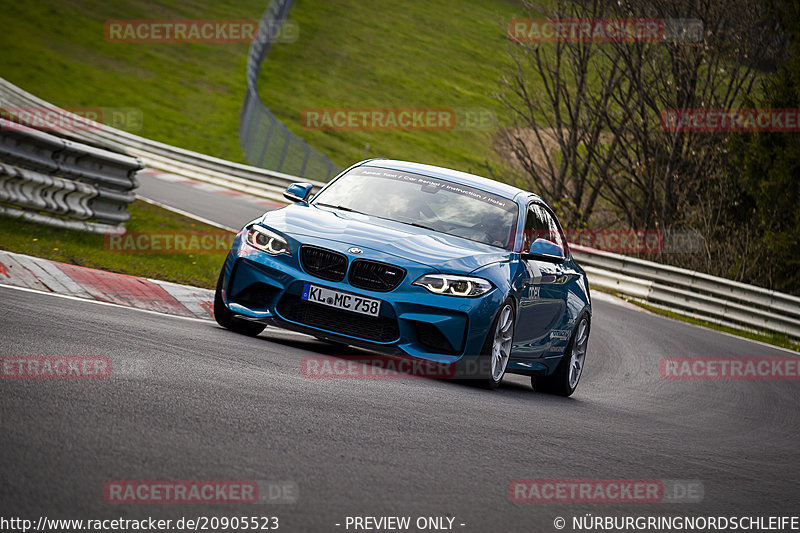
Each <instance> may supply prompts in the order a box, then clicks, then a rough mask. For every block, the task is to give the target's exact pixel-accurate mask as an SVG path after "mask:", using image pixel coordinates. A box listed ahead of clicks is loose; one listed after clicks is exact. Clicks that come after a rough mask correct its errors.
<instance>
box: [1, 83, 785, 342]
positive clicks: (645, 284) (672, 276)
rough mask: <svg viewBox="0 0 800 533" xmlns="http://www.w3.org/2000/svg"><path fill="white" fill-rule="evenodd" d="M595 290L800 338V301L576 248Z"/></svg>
mask: <svg viewBox="0 0 800 533" xmlns="http://www.w3.org/2000/svg"><path fill="white" fill-rule="evenodd" d="M2 104H5V105H13V106H19V107H25V106H38V107H42V108H46V109H51V110H53V111H56V112H63V111H61V110H59V109H58V108H57V107H55V106H53V105H51V104H49V103H47V102H44V101H43V100H41V99H39V98H36V97H35V96H33V95H31V94H29V93H27V92H25V91H23V90H22V89H20V88H18V87H16V86H14V85H13V84H11V83H9V82H7V81H6V80H4V79H2V78H0V107H1V106H2ZM70 135H71V136H72V137H75V138H78V139H79V140H84V141H86V142H88V143H90V144H94V145H96V146H102V147H108V148H111V149H112V150H115V151H120V152H123V153H127V154H130V155H135V156H138V157H140V158H141V159H142V160H143V161H144V162H145V164H146V165H147V167H148V168H153V169H156V170H162V171H164V172H172V173H175V174H179V175H183V176H186V177H190V178H192V179H197V180H200V181H207V182H210V183H215V184H217V185H222V186H225V187H229V188H231V189H235V190H241V191H244V192H248V193H250V194H255V195H259V196H263V197H265V198H274V199H278V200H282V191H283V189H284V188H285V187H286V186H288V185H289V184H290V183H292V182H295V181H305V182H309V183H312V184H313V185H315V186H316V187H321V186H323V185H324V183H322V182H320V181H313V180H308V179H300V178H298V177H296V176H292V175H288V174H282V173H280V172H273V171H269V170H264V169H260V168H256V167H251V166H247V165H241V164H238V163H232V162H230V161H225V160H222V159H218V158H214V157H210V156H207V155H203V154H198V153H195V152H191V151H189V150H183V149H181V148H176V147H173V146H169V145H166V144H163V143H159V142H156V141H151V140H149V139H145V138H143V137H139V136H136V135H133V134H130V133H127V132H123V131H120V130H117V129H114V128H111V127H108V126H104V125H101V124H97V128H92V129H90V130H87V131H76V132H71V133H70ZM572 248H573V253H574V255H575V257H576V259H578V261H579V262H580V263H581V264H582V265H583V266H584V268H585V270H586V272H587V275H588V276H589V282H590V284H592V285H593V286H595V287H598V288H601V289H605V290H609V291H612V292H617V293H620V294H622V295H624V296H628V297H631V298H633V299H636V300H639V301H642V302H647V303H649V304H650V305H654V306H657V307H662V308H664V309H668V310H671V311H673V312H676V313H679V314H683V315H687V316H695V317H699V318H702V319H705V320H708V321H710V322H715V323H718V324H722V325H727V326H731V327H735V328H740V329H742V328H744V329H755V330H761V331H768V332H778V333H784V334H786V335H788V336H789V337H791V338H793V339H800V298H798V297H795V296H791V295H788V294H782V293H778V292H775V291H770V290H767V289H762V288H759V287H754V286H750V285H746V284H743V283H738V282H735V281H731V280H726V279H724V278H718V277H714V276H710V275H707V274H702V273H700V272H694V271H690V270H685V269H680V268H676V267H671V266H668V265H662V264H658V263H652V262H649V261H644V260H641V259H636V258H632V257H627V256H624V255H619V254H613V253H610V252H602V251H599V250H593V249H591V248H583V247H579V246H576V245H573V246H572Z"/></svg>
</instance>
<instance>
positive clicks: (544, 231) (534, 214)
mask: <svg viewBox="0 0 800 533" xmlns="http://www.w3.org/2000/svg"><path fill="white" fill-rule="evenodd" d="M536 239H546V240H548V241H550V242H552V243H554V244H557V245H559V246H560V247H561V249H562V250H564V249H565V246H564V240H563V239H562V238H561V232H560V231H559V230H558V224H557V223H556V220H555V219H554V218H553V215H551V214H550V213H549V212H548V211H547V210H546V209H545V208H544V207H542V206H540V205H538V204H531V206H530V207H529V208H528V217H527V218H526V219H525V239H524V245H523V250H528V249H530V247H531V244H533V241H535V240H536Z"/></svg>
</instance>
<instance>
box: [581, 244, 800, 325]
mask: <svg viewBox="0 0 800 533" xmlns="http://www.w3.org/2000/svg"><path fill="white" fill-rule="evenodd" d="M572 251H573V255H574V256H575V259H577V260H578V262H579V263H580V264H581V265H582V266H583V267H584V269H585V270H586V274H587V276H588V277H589V284H590V285H593V286H595V287H598V288H601V289H605V290H609V291H612V292H617V293H619V294H622V295H624V296H628V297H631V298H633V299H634V300H639V301H642V302H645V303H649V304H651V305H654V306H655V307H660V308H663V309H666V310H669V311H673V312H675V313H678V314H682V315H686V316H694V317H698V318H700V319H703V320H707V321H709V322H714V323H717V324H721V325H726V326H729V327H734V328H738V329H750V330H756V331H766V332H774V333H783V334H785V335H787V336H789V337H791V338H793V339H800V298H798V297H797V296H792V295H790V294H784V293H781V292H776V291H771V290H768V289H764V288H761V287H755V286H753V285H747V284H745V283H739V282H737V281H732V280H729V279H725V278H719V277H716V276H711V275H709V274H703V273H702V272H696V271H693V270H686V269H683V268H678V267H674V266H670V265H662V264H659V263H653V262H651V261H645V260H643V259H638V258H635V257H628V256H625V255H620V254H614V253H610V252H603V251H600V250H594V249H591V248H584V247H580V246H575V245H573V246H572Z"/></svg>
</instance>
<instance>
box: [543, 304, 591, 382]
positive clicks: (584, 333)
mask: <svg viewBox="0 0 800 533" xmlns="http://www.w3.org/2000/svg"><path fill="white" fill-rule="evenodd" d="M588 343H589V317H588V316H587V315H585V314H584V315H582V316H581V318H580V319H579V320H578V325H577V326H575V330H574V331H573V332H572V338H571V339H570V341H569V344H568V345H567V349H566V350H565V351H564V356H563V357H562V358H561V361H560V362H559V363H558V367H557V368H556V371H555V372H553V374H552V375H550V376H532V377H531V385H532V386H533V388H534V390H537V391H540V392H546V393H549V394H556V395H558V396H570V395H572V393H573V392H575V389H576V388H578V383H579V382H580V379H581V376H582V375H583V367H584V365H585V363H586V346H587V344H588Z"/></svg>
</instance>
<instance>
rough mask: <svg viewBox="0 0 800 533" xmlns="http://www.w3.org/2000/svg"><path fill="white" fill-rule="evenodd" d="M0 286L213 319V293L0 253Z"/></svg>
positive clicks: (163, 282)
mask: <svg viewBox="0 0 800 533" xmlns="http://www.w3.org/2000/svg"><path fill="white" fill-rule="evenodd" d="M0 285H11V286H15V287H23V288H27V289H34V290H38V291H44V292H52V293H55V294H63V295H67V296H73V297H77V298H84V299H87V300H97V301H101V302H107V303H112V304H117V305H122V306H125V307H133V308H135V309H144V310H147V311H155V312H158V313H165V314H168V315H176V316H183V317H190V318H202V319H206V320H212V319H213V318H214V291H212V290H209V289H201V288H200V287H191V286H188V285H180V284H178V283H169V282H166V281H158V280H152V279H146V278H140V277H137V276H129V275H126V274H115V273H113V272H105V271H103V270H96V269H93V268H86V267H80V266H75V265H68V264H66V263H59V262H57V261H49V260H47V259H40V258H38V257H31V256H28V255H22V254H15V253H13V252H4V251H0Z"/></svg>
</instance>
